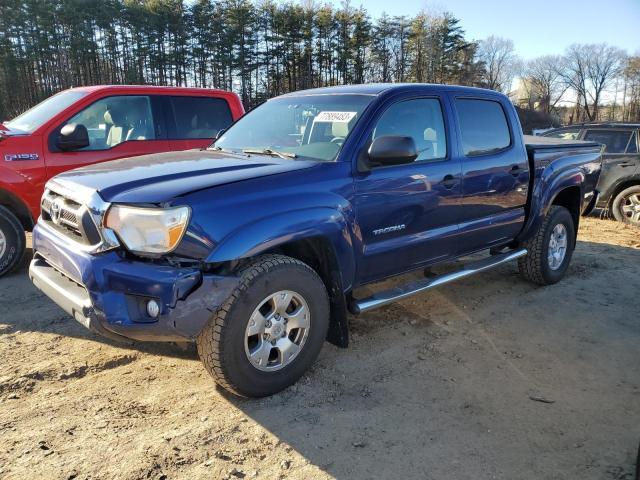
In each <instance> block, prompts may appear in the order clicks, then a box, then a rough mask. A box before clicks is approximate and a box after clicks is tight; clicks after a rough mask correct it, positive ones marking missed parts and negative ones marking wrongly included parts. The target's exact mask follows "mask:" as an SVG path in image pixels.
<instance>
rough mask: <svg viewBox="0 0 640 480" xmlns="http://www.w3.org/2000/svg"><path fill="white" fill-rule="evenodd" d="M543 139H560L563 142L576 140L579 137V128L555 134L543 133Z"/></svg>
mask: <svg viewBox="0 0 640 480" xmlns="http://www.w3.org/2000/svg"><path fill="white" fill-rule="evenodd" d="M542 136H543V137H551V138H561V139H563V140H577V138H578V137H579V136H580V129H579V128H567V129H564V130H558V131H556V132H549V133H543V134H542Z"/></svg>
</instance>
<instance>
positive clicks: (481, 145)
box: [456, 98, 511, 156]
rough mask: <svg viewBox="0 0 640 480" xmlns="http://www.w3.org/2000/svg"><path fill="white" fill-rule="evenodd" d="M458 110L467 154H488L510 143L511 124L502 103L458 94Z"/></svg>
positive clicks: (463, 144)
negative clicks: (460, 96)
mask: <svg viewBox="0 0 640 480" xmlns="http://www.w3.org/2000/svg"><path fill="white" fill-rule="evenodd" d="M456 110H457V111H458V119H459V121H460V134H461V138H462V148H463V150H464V154H465V155H466V156H474V155H485V154H488V153H492V152H497V151H499V150H502V149H504V148H507V147H508V146H509V145H511V135H510V134H509V125H508V124H507V118H506V117H505V114H504V110H503V109H502V106H501V105H500V103H498V102H494V101H491V100H477V99H468V98H458V99H456Z"/></svg>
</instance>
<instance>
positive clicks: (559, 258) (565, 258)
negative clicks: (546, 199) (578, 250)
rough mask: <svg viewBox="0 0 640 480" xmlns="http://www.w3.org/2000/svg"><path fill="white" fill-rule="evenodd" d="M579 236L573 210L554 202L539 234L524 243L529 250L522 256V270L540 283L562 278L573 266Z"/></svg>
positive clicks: (519, 266)
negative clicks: (576, 231)
mask: <svg viewBox="0 0 640 480" xmlns="http://www.w3.org/2000/svg"><path fill="white" fill-rule="evenodd" d="M575 238H576V234H575V226H574V223H573V218H572V217H571V214H570V213H569V210H567V209H566V208H565V207H561V206H559V205H553V206H552V207H551V208H550V209H549V212H548V213H547V216H546V217H545V219H544V220H543V221H542V224H541V225H540V227H539V228H538V231H537V232H536V234H535V235H534V236H533V237H532V238H530V239H529V240H528V241H527V242H525V244H524V245H523V246H524V247H525V248H526V249H527V250H528V253H527V255H525V256H524V257H521V258H519V259H518V269H519V270H520V274H521V275H522V276H523V277H525V278H526V279H527V280H530V281H532V282H534V283H537V284H539V285H551V284H553V283H556V282H559V281H560V280H561V279H562V277H564V274H565V273H566V271H567V269H568V268H569V263H570V262H571V255H572V254H573V250H574V248H575Z"/></svg>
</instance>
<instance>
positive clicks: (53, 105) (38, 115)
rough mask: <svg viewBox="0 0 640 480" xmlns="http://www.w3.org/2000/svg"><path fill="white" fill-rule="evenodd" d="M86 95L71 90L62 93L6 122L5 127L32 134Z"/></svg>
mask: <svg viewBox="0 0 640 480" xmlns="http://www.w3.org/2000/svg"><path fill="white" fill-rule="evenodd" d="M85 95H86V92H78V91H69V90H67V91H64V92H60V93H58V94H56V95H54V96H53V97H49V98H47V99H46V100H44V101H43V102H40V103H39V104H37V105H36V106H35V107H33V108H31V109H29V110H27V111H26V112H24V113H23V114H22V115H18V116H17V117H16V118H14V119H13V120H11V121H9V122H6V123H5V125H6V126H7V127H9V128H10V129H12V130H19V131H21V132H25V133H32V132H33V131H34V130H36V129H37V128H38V127H40V126H41V125H43V124H44V123H45V122H46V121H47V120H49V119H50V118H52V117H54V116H56V115H57V114H58V113H60V112H61V111H63V110H64V109H65V108H67V107H69V106H70V105H72V104H73V103H75V102H76V101H77V100H79V99H80V98H82V97H84V96H85Z"/></svg>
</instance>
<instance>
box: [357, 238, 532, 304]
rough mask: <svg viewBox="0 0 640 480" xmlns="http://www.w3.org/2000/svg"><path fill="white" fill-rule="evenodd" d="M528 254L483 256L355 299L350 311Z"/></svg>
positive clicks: (517, 252)
mask: <svg viewBox="0 0 640 480" xmlns="http://www.w3.org/2000/svg"><path fill="white" fill-rule="evenodd" d="M526 254H527V249H526V248H520V249H518V250H511V251H509V252H506V253H498V254H495V255H491V256H490V257H488V258H483V259H482V260H478V261H475V262H471V263H468V264H467V265H465V266H464V267H463V268H462V270H458V271H457V272H451V273H445V274H444V275H438V276H436V277H430V278H425V279H423V280H417V281H414V282H411V283H407V284H406V285H401V286H398V287H395V288H392V289H390V290H384V291H382V292H378V293H375V294H373V295H372V296H370V297H367V298H363V299H361V300H357V299H353V301H352V302H351V303H350V304H349V311H350V312H351V313H353V314H356V315H357V314H359V313H363V312H368V311H369V310H373V309H374V308H378V307H382V306H383V305H387V304H389V303H393V302H397V301H398V300H402V299H403V298H407V297H410V296H411V295H415V294H416V293H420V292H424V291H426V290H430V289H432V288H435V287H439V286H440V285H444V284H445V283H450V282H454V281H456V280H460V279H462V278H466V277H470V276H471V275H474V274H476V273H479V272H483V271H485V270H489V269H490V268H493V267H497V266H498V265H502V264H503V263H507V262H510V261H512V260H515V259H517V258H520V257H524V256H525V255H526Z"/></svg>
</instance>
